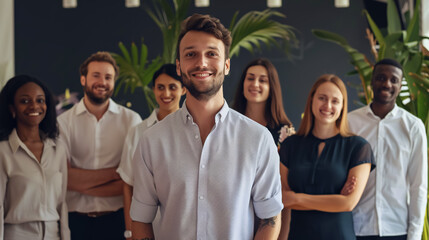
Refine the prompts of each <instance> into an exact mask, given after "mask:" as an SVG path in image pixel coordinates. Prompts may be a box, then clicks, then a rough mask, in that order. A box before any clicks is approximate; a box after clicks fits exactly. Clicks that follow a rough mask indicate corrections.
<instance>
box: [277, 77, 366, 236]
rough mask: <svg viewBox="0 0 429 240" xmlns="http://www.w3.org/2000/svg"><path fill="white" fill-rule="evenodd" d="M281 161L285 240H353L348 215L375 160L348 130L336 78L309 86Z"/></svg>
mask: <svg viewBox="0 0 429 240" xmlns="http://www.w3.org/2000/svg"><path fill="white" fill-rule="evenodd" d="M280 159H281V162H282V163H283V164H281V167H280V171H281V178H282V187H283V204H284V206H285V208H290V209H292V221H291V223H290V234H289V239H300V240H302V239H329V240H335V239H341V240H344V239H355V234H354V230H353V216H352V212H351V211H352V210H353V208H354V207H355V206H356V204H357V203H358V201H359V199H360V197H361V195H362V192H363V190H364V188H365V184H366V182H367V180H368V176H369V173H370V169H371V166H372V163H373V162H374V160H373V154H372V150H371V146H370V145H369V143H368V142H366V141H365V140H364V139H363V138H361V137H359V136H355V135H353V134H352V133H351V132H350V131H349V128H348V124H347V90H346V88H345V86H344V83H343V82H342V81H341V79H340V78H338V77H337V76H335V75H330V74H326V75H322V76H321V77H320V78H319V79H318V80H317V81H316V83H315V84H314V85H313V87H312V89H311V91H310V94H309V96H308V98H307V104H306V107H305V113H304V118H303V120H302V122H301V126H300V128H299V130H298V133H297V134H296V135H293V136H291V137H288V138H287V139H286V140H285V141H284V142H283V144H282V147H281V149H280ZM346 183H347V184H346ZM343 188H344V189H349V190H350V189H351V191H349V192H347V191H346V190H344V189H343ZM342 190H344V191H342ZM346 192H347V193H346Z"/></svg>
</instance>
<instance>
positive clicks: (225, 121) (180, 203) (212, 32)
mask: <svg viewBox="0 0 429 240" xmlns="http://www.w3.org/2000/svg"><path fill="white" fill-rule="evenodd" d="M230 44H231V37H230V32H229V31H228V30H227V29H226V28H225V27H224V26H223V25H222V24H221V23H220V21H219V20H218V19H216V18H213V17H210V16H208V15H200V14H194V15H192V16H191V17H189V18H187V19H186V20H185V21H184V22H183V23H182V32H181V34H180V36H179V41H178V49H177V60H176V66H177V73H178V74H179V75H181V76H182V81H183V84H184V85H185V87H186V89H187V91H188V94H187V97H186V101H185V103H184V104H183V106H182V108H181V109H179V110H178V111H176V112H174V113H172V114H170V115H168V116H167V117H166V118H164V120H162V121H161V122H159V123H157V124H155V125H154V126H152V127H151V128H150V129H148V130H146V131H145V132H144V134H143V136H142V137H141V138H140V141H139V145H138V146H137V150H136V153H135V155H134V162H135V163H136V166H135V168H134V177H135V180H134V183H135V184H134V195H133V199H132V203H131V218H132V219H133V224H132V231H133V235H134V236H133V239H154V238H155V237H156V239H253V238H255V239H277V237H278V234H279V230H280V212H281V210H282V208H283V204H282V201H281V200H282V199H281V183H280V173H279V156H278V153H277V148H276V145H275V143H274V141H273V138H272V136H271V134H270V133H269V132H268V130H267V129H266V128H265V127H263V126H262V125H260V124H258V123H256V122H254V121H252V120H250V119H249V118H247V117H245V116H244V115H241V114H239V113H238V112H236V111H234V110H232V109H230V108H229V107H228V105H227V103H226V101H225V99H224V98H223V86H222V85H223V81H224V77H225V74H228V73H229V69H230V59H229V56H228V55H229V46H230ZM158 206H159V207H160V212H161V218H160V224H159V230H158V231H157V232H155V233H154V232H153V229H152V225H151V222H152V221H153V219H154V218H155V214H156V211H157V209H158ZM255 214H256V216H258V217H259V218H261V219H262V220H261V224H260V225H259V226H258V229H257V231H256V236H254V229H253V228H254V220H255V219H254V217H255Z"/></svg>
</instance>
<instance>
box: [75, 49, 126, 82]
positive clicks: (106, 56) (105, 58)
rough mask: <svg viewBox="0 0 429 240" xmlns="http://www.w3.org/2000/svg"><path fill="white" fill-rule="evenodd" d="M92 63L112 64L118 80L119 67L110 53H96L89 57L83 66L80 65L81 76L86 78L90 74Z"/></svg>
mask: <svg viewBox="0 0 429 240" xmlns="http://www.w3.org/2000/svg"><path fill="white" fill-rule="evenodd" d="M91 62H107V63H110V64H112V66H113V68H114V69H115V78H114V79H116V78H117V77H118V75H119V67H118V65H117V64H116V61H115V59H114V58H113V57H112V55H110V53H108V52H102V51H100V52H96V53H94V54H92V55H91V56H89V58H87V59H86V60H85V61H84V62H83V63H82V64H81V65H80V69H79V70H80V75H81V76H85V77H86V75H87V74H88V65H89V64H90V63H91Z"/></svg>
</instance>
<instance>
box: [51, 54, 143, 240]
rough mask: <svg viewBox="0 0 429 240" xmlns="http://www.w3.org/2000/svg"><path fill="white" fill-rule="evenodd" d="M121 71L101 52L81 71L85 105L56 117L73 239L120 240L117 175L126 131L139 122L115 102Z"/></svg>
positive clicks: (107, 55) (111, 59) (108, 56)
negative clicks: (64, 152)
mask: <svg viewBox="0 0 429 240" xmlns="http://www.w3.org/2000/svg"><path fill="white" fill-rule="evenodd" d="M118 71H119V69H118V66H117V65H116V62H115V60H114V59H113V58H112V56H111V55H110V54H109V53H107V52H97V53H95V54H93V55H91V56H90V57H89V58H88V59H86V60H85V61H84V62H83V63H82V65H81V67H80V74H81V77H80V83H81V85H82V88H83V91H84V97H83V99H82V100H81V101H80V102H79V103H78V104H76V105H75V106H73V108H71V109H70V110H68V111H66V112H65V113H63V114H62V115H60V116H59V117H58V122H59V125H60V130H61V131H60V138H61V139H62V140H63V141H64V142H65V143H66V145H67V148H68V162H69V169H68V184H67V188H68V192H67V205H68V207H69V225H70V231H71V237H72V239H76V240H82V239H122V238H123V234H124V231H125V226H124V218H123V210H122V207H123V202H122V186H123V182H122V180H121V178H120V177H119V175H118V174H117V173H116V168H117V167H118V165H119V162H120V159H121V154H122V146H123V142H124V140H125V136H126V133H127V131H128V129H130V128H131V127H132V126H134V125H136V124H138V123H140V122H141V118H140V116H139V115H138V114H137V113H135V112H133V111H131V110H130V109H127V108H125V107H122V106H119V105H118V104H116V103H115V102H114V101H113V100H112V99H110V97H111V96H112V93H113V90H114V86H115V79H116V78H117V76H118Z"/></svg>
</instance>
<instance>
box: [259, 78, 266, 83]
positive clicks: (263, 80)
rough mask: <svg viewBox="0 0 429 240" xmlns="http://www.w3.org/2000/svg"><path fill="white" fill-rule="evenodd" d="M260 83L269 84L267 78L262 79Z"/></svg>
mask: <svg viewBox="0 0 429 240" xmlns="http://www.w3.org/2000/svg"><path fill="white" fill-rule="evenodd" d="M259 81H260V82H262V83H267V82H268V79H267V78H260V79H259Z"/></svg>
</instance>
